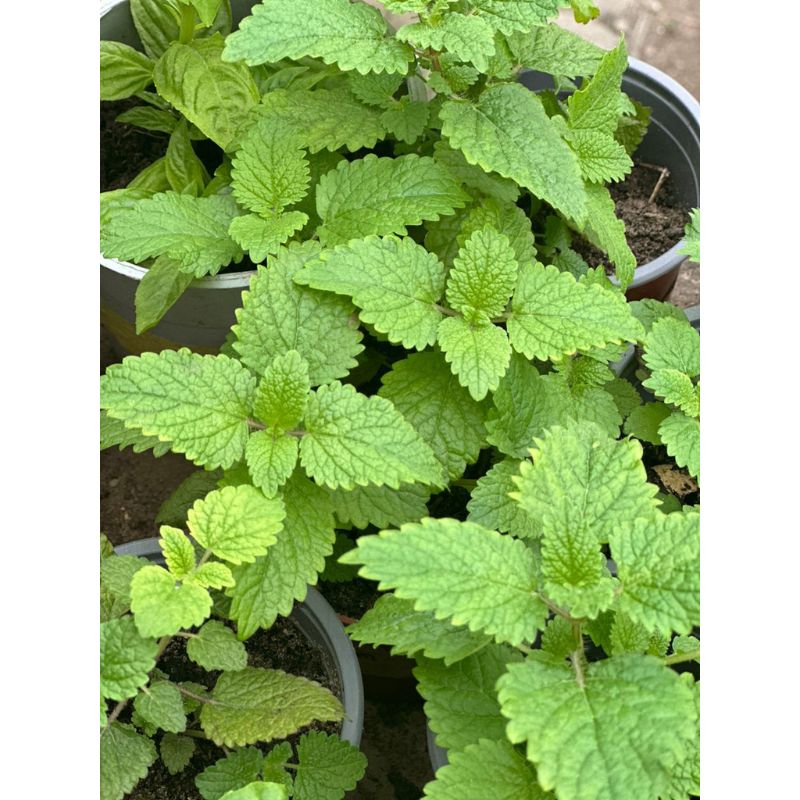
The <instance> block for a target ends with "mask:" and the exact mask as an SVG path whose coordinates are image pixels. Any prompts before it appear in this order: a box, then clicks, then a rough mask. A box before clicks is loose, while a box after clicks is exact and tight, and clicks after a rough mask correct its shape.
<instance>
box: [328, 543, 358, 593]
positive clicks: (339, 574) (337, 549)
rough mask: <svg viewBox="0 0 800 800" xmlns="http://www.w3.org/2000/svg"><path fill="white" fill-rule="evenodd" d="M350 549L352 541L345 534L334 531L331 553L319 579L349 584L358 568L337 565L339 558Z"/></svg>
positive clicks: (356, 573)
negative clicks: (334, 538) (334, 537)
mask: <svg viewBox="0 0 800 800" xmlns="http://www.w3.org/2000/svg"><path fill="white" fill-rule="evenodd" d="M352 549H353V541H352V539H351V538H350V537H349V536H348V535H347V534H346V533H342V532H341V531H336V540H335V541H334V543H333V552H332V553H331V554H330V555H329V556H328V558H327V559H326V560H325V569H324V570H322V572H321V573H320V576H319V579H320V580H321V581H328V582H330V583H349V582H350V581H352V580H353V578H355V577H356V576H357V575H358V567H353V566H350V565H349V564H340V563H339V556H341V555H343V554H344V553H346V552H347V551H348V550H352Z"/></svg>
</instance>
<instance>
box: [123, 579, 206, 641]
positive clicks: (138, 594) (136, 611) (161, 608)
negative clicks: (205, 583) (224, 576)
mask: <svg viewBox="0 0 800 800" xmlns="http://www.w3.org/2000/svg"><path fill="white" fill-rule="evenodd" d="M131 609H132V610H133V616H134V619H135V621H136V627H137V629H138V631H139V633H140V634H141V635H142V636H153V637H156V638H157V637H160V636H172V635H173V634H175V633H177V632H178V631H179V630H181V629H183V628H193V627H195V626H197V625H200V624H201V623H202V622H203V621H204V620H205V619H207V617H208V615H209V614H210V613H211V595H209V593H208V592H207V591H206V590H205V589H204V588H202V587H201V586H197V585H196V584H194V583H191V582H185V583H182V584H177V583H176V582H175V579H174V578H173V577H172V576H171V575H170V574H169V572H167V571H166V570H165V569H164V568H163V567H156V566H150V567H142V569H140V570H139V571H138V572H137V573H136V574H135V575H134V576H133V580H132V581H131Z"/></svg>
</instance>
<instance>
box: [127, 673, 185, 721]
mask: <svg viewBox="0 0 800 800" xmlns="http://www.w3.org/2000/svg"><path fill="white" fill-rule="evenodd" d="M133 706H134V708H135V709H136V713H137V714H138V715H139V716H140V717H141V718H142V719H143V720H144V721H145V722H146V723H148V724H150V725H152V726H153V727H154V728H161V730H164V731H168V732H169V733H182V732H183V731H185V730H186V712H185V711H184V710H183V700H182V699H181V693H180V692H179V691H178V687H177V686H176V685H175V684H174V683H170V682H169V681H154V682H153V683H151V684H150V685H149V686H147V687H145V688H144V689H142V691H140V692H139V694H138V695H137V696H136V700H134V702H133Z"/></svg>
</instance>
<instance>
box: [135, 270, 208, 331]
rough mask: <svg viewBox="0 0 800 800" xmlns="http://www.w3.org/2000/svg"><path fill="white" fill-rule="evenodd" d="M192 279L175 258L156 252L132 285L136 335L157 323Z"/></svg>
mask: <svg viewBox="0 0 800 800" xmlns="http://www.w3.org/2000/svg"><path fill="white" fill-rule="evenodd" d="M193 280H194V278H193V277H192V276H191V274H189V273H187V272H184V271H183V270H182V269H181V268H180V262H179V261H176V260H174V259H171V258H169V257H167V256H158V258H156V260H155V261H154V262H153V263H152V265H151V266H150V268H149V269H148V270H147V272H145V274H144V275H143V276H142V279H141V280H140V281H139V285H138V286H137V287H136V296H135V304H136V333H137V335H141V334H143V333H144V332H145V331H149V330H150V328H153V327H154V326H156V325H158V323H159V322H161V318H162V317H163V316H164V314H166V313H167V311H169V310H170V308H172V306H173V305H175V303H176V301H177V300H178V298H179V297H180V296H181V295H182V294H183V293H184V292H185V291H186V289H187V288H188V287H189V285H190V284H191V282H192V281H193Z"/></svg>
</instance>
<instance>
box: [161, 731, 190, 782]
mask: <svg viewBox="0 0 800 800" xmlns="http://www.w3.org/2000/svg"><path fill="white" fill-rule="evenodd" d="M194 747H195V745H194V739H190V738H189V737H188V736H177V735H176V734H174V733H165V734H164V735H163V736H162V737H161V743H160V744H159V746H158V749H159V753H160V755H161V760H162V761H163V762H164V766H165V767H166V768H167V772H169V774H170V775H177V774H178V773H179V772H183V770H184V769H186V767H187V766H188V765H189V762H190V761H191V760H192V756H193V755H194Z"/></svg>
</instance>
